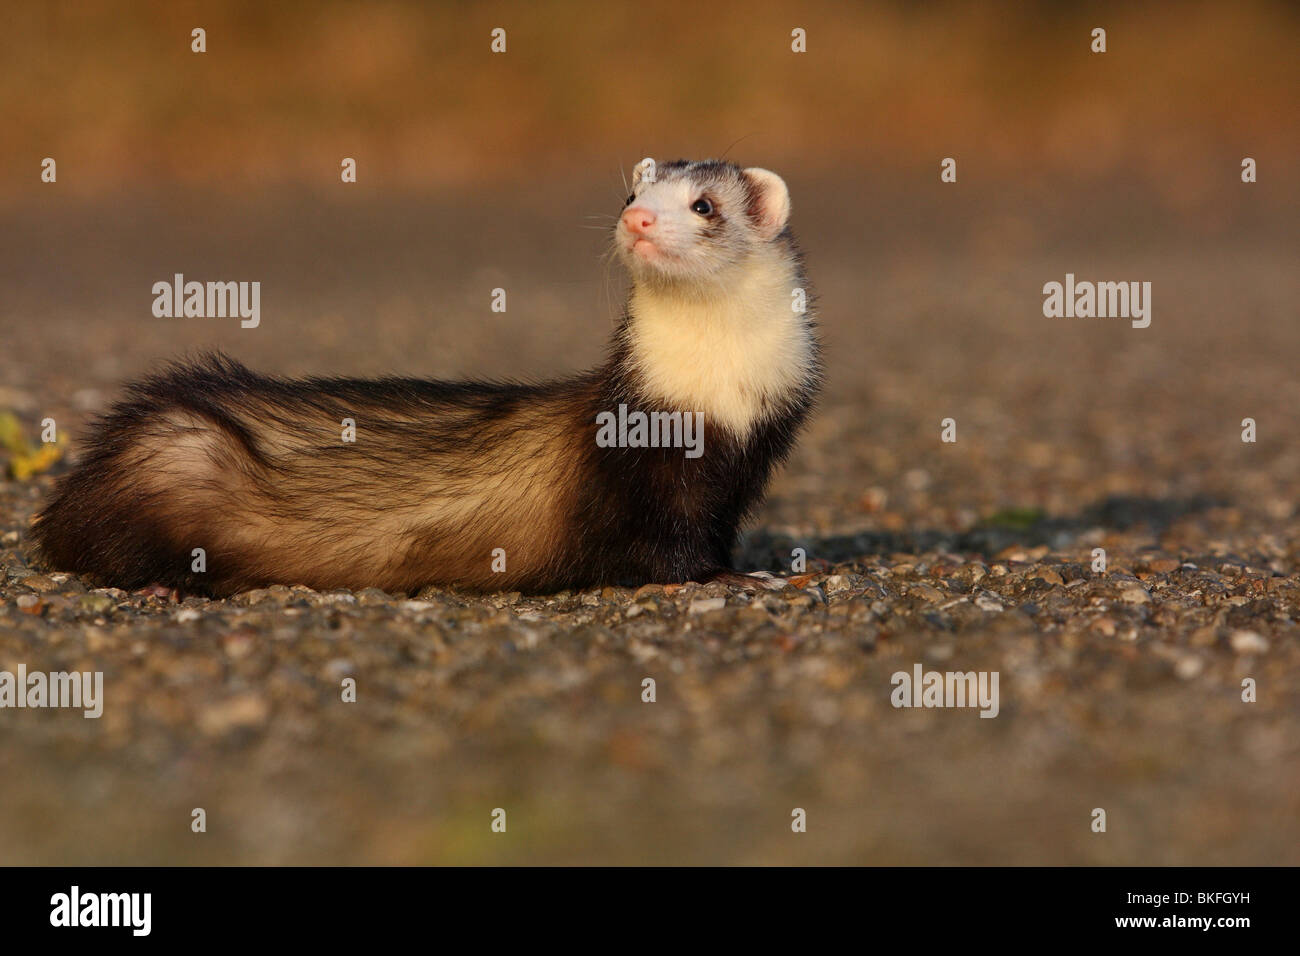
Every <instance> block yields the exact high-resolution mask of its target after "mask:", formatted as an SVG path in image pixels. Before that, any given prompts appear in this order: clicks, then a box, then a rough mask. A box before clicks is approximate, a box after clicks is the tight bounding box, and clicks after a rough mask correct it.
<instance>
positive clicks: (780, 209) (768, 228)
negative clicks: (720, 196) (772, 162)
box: [742, 166, 790, 240]
mask: <svg viewBox="0 0 1300 956" xmlns="http://www.w3.org/2000/svg"><path fill="white" fill-rule="evenodd" d="M742 175H743V176H744V177H745V180H746V181H747V182H748V183H749V187H750V197H751V198H750V201H749V215H750V217H751V218H752V219H753V220H754V225H755V227H756V228H757V229H758V234H759V235H760V236H762V237H763V238H764V239H765V240H771V239H775V238H776V237H777V236H779V235H780V234H781V230H782V229H784V228H785V224H786V223H787V222H789V221H790V190H789V189H787V188H786V186H785V180H784V179H782V178H781V177H780V176H778V175H777V174H776V173H774V172H772V171H770V170H767V169H759V168H758V167H757V166H751V167H749V169H746V170H744V171H743V172H742Z"/></svg>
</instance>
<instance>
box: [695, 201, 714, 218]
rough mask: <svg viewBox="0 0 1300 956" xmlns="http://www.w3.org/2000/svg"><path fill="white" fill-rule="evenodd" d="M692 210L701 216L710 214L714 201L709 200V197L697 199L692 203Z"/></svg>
mask: <svg viewBox="0 0 1300 956" xmlns="http://www.w3.org/2000/svg"><path fill="white" fill-rule="evenodd" d="M691 212H693V213H697V214H698V215H701V216H707V215H710V214H711V213H712V212H713V203H711V202H709V201H708V200H707V199H697V200H695V202H693V203H691Z"/></svg>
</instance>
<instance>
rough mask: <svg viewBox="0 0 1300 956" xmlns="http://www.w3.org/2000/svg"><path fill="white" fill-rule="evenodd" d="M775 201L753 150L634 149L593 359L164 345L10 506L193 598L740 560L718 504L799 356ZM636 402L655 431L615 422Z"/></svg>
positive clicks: (770, 446)
mask: <svg viewBox="0 0 1300 956" xmlns="http://www.w3.org/2000/svg"><path fill="white" fill-rule="evenodd" d="M789 218H790V196H789V192H788V190H787V188H786V184H785V182H784V181H783V180H782V179H781V177H779V176H778V175H777V174H775V173H773V172H770V171H768V170H765V169H758V168H748V169H742V168H740V167H739V166H736V165H734V164H732V163H729V162H724V161H721V160H708V161H702V162H691V161H686V160H678V161H675V162H670V163H663V164H658V165H653V164H651V163H649V162H647V161H643V163H642V164H641V165H638V166H637V168H636V170H635V171H634V174H633V186H632V193H631V195H630V196H628V198H627V202H626V204H625V207H624V209H623V211H622V214H621V216H619V217H618V219H617V222H616V224H615V227H614V246H615V249H616V251H617V254H618V257H619V258H620V259H621V260H622V262H623V263H624V264H625V265H626V267H627V269H628V271H629V273H630V275H631V287H630V292H629V295H628V299H627V302H626V307H625V310H624V313H623V317H622V321H621V323H620V324H619V326H618V327H617V329H616V331H615V333H614V335H613V340H612V343H611V345H610V348H609V352H608V357H607V360H606V361H605V362H604V364H602V365H601V366H600V367H598V368H596V369H594V370H592V371H588V372H586V373H583V374H578V375H575V376H573V377H570V378H565V379H562V380H560V381H554V382H550V383H547V384H540V385H535V384H517V383H499V382H482V381H471V382H455V383H451V382H437V381H424V380H419V379H411V378H381V379H376V380H360V379H350V378H309V379H306V380H298V381H290V380H285V379H281V378H274V377H270V376H266V375H261V374H258V373H257V372H254V371H250V370H249V369H248V368H246V367H244V366H243V365H241V364H239V363H238V362H236V361H233V360H232V359H229V358H226V357H224V356H222V355H220V354H208V355H205V356H203V357H200V358H198V359H195V360H183V361H180V362H177V363H174V364H172V365H170V366H168V367H167V368H165V369H164V370H163V371H161V372H160V373H157V374H154V375H152V376H151V377H147V378H145V379H143V380H141V381H138V382H135V383H134V384H131V385H129V386H128V395H127V397H126V398H125V399H124V400H122V401H120V402H119V403H117V404H116V405H114V406H113V407H112V408H111V409H110V410H109V411H108V412H107V414H106V415H105V416H104V417H102V418H100V419H99V420H98V421H97V422H95V423H94V425H93V427H92V428H91V430H90V433H89V436H88V439H87V442H86V445H85V448H84V452H83V454H82V456H81V458H80V461H79V463H78V464H77V465H76V466H75V468H74V469H73V470H72V471H70V472H69V473H67V474H66V475H64V476H62V477H61V478H60V479H58V481H57V482H56V485H55V487H54V489H53V492H52V495H51V498H50V500H49V501H48V503H47V505H46V507H45V508H44V510H43V511H42V512H41V513H40V514H39V515H38V517H37V518H36V519H35V522H34V525H33V536H34V539H35V543H36V546H37V551H38V554H39V556H40V557H41V558H43V560H44V561H45V563H47V564H48V565H49V566H51V567H52V568H54V569H60V570H66V571H72V572H76V573H78V574H80V575H83V576H85V577H86V578H88V579H90V580H91V581H94V582H98V583H102V584H104V585H112V586H116V587H120V588H127V589H135V588H141V587H146V586H157V585H160V586H163V587H167V588H174V589H176V590H178V591H180V592H182V593H194V594H206V595H210V596H216V597H221V596H227V595H230V594H233V593H235V592H238V591H242V590H246V589H250V588H254V587H264V586H267V585H270V584H302V585H307V586H309V587H312V588H315V589H318V590H323V589H335V588H348V589H361V588H365V587H376V588H380V589H382V590H384V591H387V592H389V593H413V592H415V591H418V590H419V589H420V588H422V587H424V586H426V585H439V586H451V587H457V588H462V589H466V590H471V591H480V592H481V591H522V592H526V593H535V594H541V593H553V592H557V591H560V590H563V589H569V588H573V589H578V588H586V587H593V586H599V585H605V584H615V585H628V586H637V585H642V584H647V583H669V582H682V581H692V580H693V581H705V580H711V579H722V580H727V581H731V582H732V583H743V582H741V581H738V580H737V578H738V577H739V575H738V573H737V572H735V571H734V570H733V568H732V563H731V551H732V548H733V547H734V545H735V544H736V538H737V533H738V530H739V528H740V525H741V522H742V521H743V519H744V518H745V517H746V516H747V515H749V514H750V513H751V512H752V511H753V509H754V508H755V506H756V505H757V504H758V503H759V502H760V500H761V498H762V495H763V492H764V488H765V486H766V485H767V483H768V479H769V477H770V475H771V473H772V471H773V468H774V467H775V466H776V465H778V464H779V463H781V462H782V461H783V460H784V459H785V458H786V457H787V455H788V453H789V452H790V450H791V447H792V445H793V442H794V440H795V436H796V433H797V432H798V431H799V429H800V426H801V425H802V424H803V423H804V421H805V419H806V418H807V416H808V414H809V412H810V410H811V408H812V406H813V403H814V399H815V396H816V394H817V392H818V389H819V387H820V384H821V381H822V365H821V360H820V345H819V341H818V334H817V331H816V327H815V320H814V312H815V309H814V307H813V297H812V293H811V291H810V290H809V289H808V285H807V282H806V280H805V277H804V267H803V258H802V256H801V254H800V252H799V250H798V248H797V247H796V245H795V240H794V237H793V235H792V234H791V231H790V228H789V225H788V223H789ZM636 412H641V413H643V416H644V418H648V419H650V420H651V422H652V423H653V424H652V428H657V429H658V432H659V433H658V434H656V435H655V436H654V437H656V438H663V439H664V440H663V441H656V442H654V444H653V445H652V444H650V442H648V441H647V439H646V436H645V434H644V431H645V429H644V428H642V429H641V432H642V433H641V434H639V435H638V434H634V433H635V431H636V429H635V428H627V430H626V431H627V434H626V436H625V435H624V422H625V421H630V420H634V419H635V418H636V417H637V416H636V415H635V414H634V413H636ZM678 413H680V414H678ZM620 416H622V417H620ZM674 416H676V417H674ZM615 418H618V420H619V423H620V424H619V427H618V440H616V441H611V440H610V437H611V435H612V434H613V433H614V431H615V429H613V428H612V427H610V425H609V423H610V422H611V421H613V420H614V419H615ZM679 418H680V419H686V420H687V423H688V424H689V423H690V422H692V421H702V438H703V441H702V444H701V445H700V447H698V448H697V449H695V451H694V452H692V453H690V454H688V452H691V449H687V448H682V447H674V440H673V439H675V437H676V434H677V429H676V424H677V421H678V419H679ZM345 419H351V420H352V423H353V424H354V428H355V436H354V438H355V440H352V441H348V440H345V437H344V433H345V426H346V423H345V422H344V420H345ZM602 423H604V424H602ZM670 426H671V427H670ZM602 429H604V439H605V440H599V439H600V436H601V434H602ZM200 549H201V550H200Z"/></svg>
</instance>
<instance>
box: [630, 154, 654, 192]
mask: <svg viewBox="0 0 1300 956" xmlns="http://www.w3.org/2000/svg"><path fill="white" fill-rule="evenodd" d="M643 179H644V180H645V181H646V182H648V183H652V182H654V181H655V161H654V160H653V159H651V158H650V157H649V156H647V157H646V158H645V159H643V160H641V162H639V163H637V164H636V165H635V166H633V167H632V185H633V186H640V185H641V180H643Z"/></svg>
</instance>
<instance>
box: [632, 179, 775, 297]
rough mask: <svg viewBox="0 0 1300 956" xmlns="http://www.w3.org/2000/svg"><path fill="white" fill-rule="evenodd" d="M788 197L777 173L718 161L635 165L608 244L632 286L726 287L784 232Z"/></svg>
mask: <svg viewBox="0 0 1300 956" xmlns="http://www.w3.org/2000/svg"><path fill="white" fill-rule="evenodd" d="M789 218H790V193H789V190H787V189H786V186H785V182H784V181H783V180H782V179H781V177H780V176H778V175H777V174H776V173H772V172H768V171H767V170H766V169H758V168H754V167H751V168H749V169H741V168H740V167H739V166H736V165H734V164H732V163H725V162H722V161H721V160H706V161H703V162H688V161H686V160H676V161H675V162H671V163H664V164H659V165H657V164H655V163H654V161H653V160H648V159H647V160H642V161H641V162H640V163H639V164H637V167H636V170H635V171H634V172H633V174H632V195H630V196H628V197H627V203H626V205H625V207H624V209H623V215H622V216H621V217H620V218H619V221H618V225H617V226H616V227H615V230H614V244H615V247H616V248H617V250H618V254H619V256H620V257H621V258H622V260H623V262H624V263H626V265H627V267H628V270H629V271H630V272H631V273H632V278H633V279H634V280H636V281H638V282H651V283H655V284H679V283H699V284H707V283H710V282H718V281H721V282H725V281H726V279H727V275H728V273H729V271H730V270H733V269H735V268H737V267H740V266H743V265H744V264H745V262H746V261H747V260H748V259H750V257H751V256H753V255H754V253H755V252H756V251H758V250H760V249H763V248H765V247H767V246H768V245H769V244H770V243H772V242H773V241H774V240H776V239H777V237H778V236H780V235H781V234H782V232H783V231H784V230H785V227H786V223H787V221H788V220H789Z"/></svg>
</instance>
